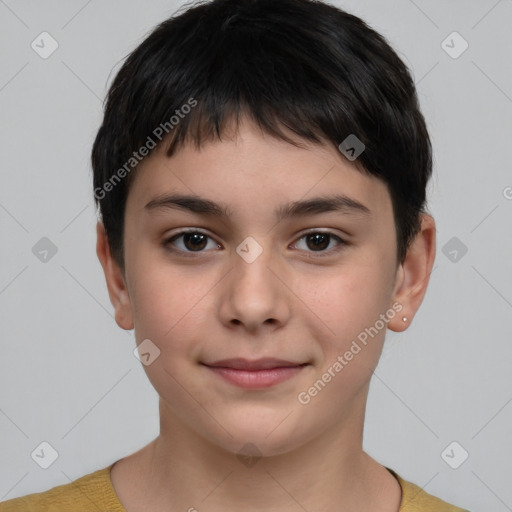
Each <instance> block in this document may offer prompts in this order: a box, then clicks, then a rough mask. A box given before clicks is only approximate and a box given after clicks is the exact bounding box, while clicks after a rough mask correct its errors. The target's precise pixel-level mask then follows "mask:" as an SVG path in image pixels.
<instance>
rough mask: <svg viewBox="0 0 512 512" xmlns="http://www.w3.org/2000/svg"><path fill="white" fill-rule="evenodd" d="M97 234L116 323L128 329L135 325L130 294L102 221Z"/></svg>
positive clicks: (97, 251)
mask: <svg viewBox="0 0 512 512" xmlns="http://www.w3.org/2000/svg"><path fill="white" fill-rule="evenodd" d="M96 235H97V239H96V254H97V256H98V259H99V261H100V263H101V266H102V268H103V272H104V274H105V280H106V283H107V289H108V294H109V297H110V302H111V303H112V305H113V306H114V311H115V319H116V323H117V325H119V327H121V329H125V330H127V331H128V330H130V329H133V327H134V323H133V315H132V310H131V302H130V296H129V294H128V290H127V288H126V283H125V278H124V275H123V272H122V270H121V269H120V268H119V265H118V264H117V262H116V261H115V260H114V258H113V256H112V253H111V251H110V246H109V244H108V237H107V234H106V232H105V227H104V226H103V223H102V222H101V221H99V222H98V223H97V225H96Z"/></svg>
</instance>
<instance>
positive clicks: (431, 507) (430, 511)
mask: <svg viewBox="0 0 512 512" xmlns="http://www.w3.org/2000/svg"><path fill="white" fill-rule="evenodd" d="M386 469H388V471H390V472H391V473H392V474H393V476H394V477H395V478H396V479H397V480H398V482H399V483H400V487H401V488H402V501H401V502H400V510H399V512H469V511H468V510H465V509H462V508H459V507H456V506H455V505H452V504H450V503H447V502H446V501H443V500H441V499H440V498H437V497H435V496H432V495H431V494H428V493H427V492H425V491H424V490H423V489H422V488H421V487H419V486H417V485H416V484H413V483H412V482H408V481H406V480H404V479H403V478H402V477H401V476H400V475H398V474H397V473H395V472H394V471H393V470H392V469H389V468H386Z"/></svg>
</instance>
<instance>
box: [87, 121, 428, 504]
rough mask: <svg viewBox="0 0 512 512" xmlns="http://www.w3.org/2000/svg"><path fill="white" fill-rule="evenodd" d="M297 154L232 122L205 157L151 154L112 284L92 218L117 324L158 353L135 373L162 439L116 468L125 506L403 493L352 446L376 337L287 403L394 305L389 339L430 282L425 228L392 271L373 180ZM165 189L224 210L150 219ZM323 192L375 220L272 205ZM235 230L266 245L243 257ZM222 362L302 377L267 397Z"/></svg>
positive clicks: (322, 150)
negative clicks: (225, 375)
mask: <svg viewBox="0 0 512 512" xmlns="http://www.w3.org/2000/svg"><path fill="white" fill-rule="evenodd" d="M302 143H303V144H304V146H305V147H303V148H297V147H295V146H293V145H291V144H288V143H286V142H284V141H280V140H277V139H274V138H272V137H271V136H269V135H266V134H263V133H262V132H261V130H259V129H258V128H257V127H256V126H255V125H254V124H253V123H251V121H249V120H247V119H245V118H244V119H243V120H242V122H241V124H240V125H239V127H238V132H237V131H236V130H234V129H232V130H230V131H229V132H227V133H226V134H225V135H224V136H223V139H222V141H218V140H217V141H212V142H207V143H205V144H204V145H203V147H202V148H201V150H197V149H196V148H195V147H193V146H191V145H186V146H185V147H183V148H182V149H180V150H179V151H178V152H177V153H176V154H175V155H173V157H171V158H167V157H166V156H165V154H164V153H163V151H161V149H159V148H157V149H155V150H153V152H152V153H150V155H149V156H148V157H146V159H145V160H144V161H143V162H141V164H140V165H139V167H138V169H137V174H136V176H135V179H134V182H133V184H132V188H131V189H130V192H129V195H128V199H127V205H126V212H125V231H124V240H125V252H124V255H125V270H124V272H123V270H121V268H120V267H119V266H118V265H117V264H116V263H115V261H114V260H113V258H112V255H111V253H110V251H109V248H108V243H107V238H106V235H105V231H104V229H103V226H102V224H101V222H100V223H98V226H97V237H98V238H97V254H98V258H99V260H100V262H101V264H102V267H103V270H104V273H105V278H106V282H107V286H108V291H109V295H110V299H111V302H112V304H113V306H114V309H115V318H116V322H117V323H118V325H119V326H120V327H121V328H123V329H135V336H136V340H137V344H139V343H141V342H142V341H143V340H145V339H150V340H151V341H152V343H154V344H155V345H156V346H157V347H158V349H159V350H160V356H159V357H157V358H156V359H155V360H154V362H152V363H151V364H150V365H148V366H144V370H145V371H146V373H147V376H148V378H149V380H150V381H151V383H152V385H153V386H154V388H155V389H156V391H157V392H158V394H159V396H160V434H159V436H158V437H157V438H156V439H155V440H154V441H152V442H151V443H150V444H148V445H147V446H145V447H143V448H142V449H141V450H139V451H138V452H136V453H134V454H131V455H130V456H128V457H125V458H124V459H122V460H120V461H118V462H117V463H116V464H115V465H114V467H113V469H112V473H111V479H112V483H113V486H114V488H115V490H116V493H117V494H118V496H119V499H120V501H121V503H122V504H123V506H124V507H125V508H126V510H127V511H128V512H137V511H139V510H140V511H142V510H148V509H151V510H153V511H157V512H158V511H160V510H162V511H163V510H165V511H166V512H169V511H178V510H180V511H183V510H190V511H192V510H195V509H196V510H198V511H201V510H208V511H209V512H217V511H230V510H237V509H243V510H248V511H257V510H258V511H261V510H267V511H273V512H278V511H279V512H281V511H290V512H291V511H295V510H300V509H301V507H304V508H305V509H306V510H309V511H313V510H322V511H332V512H334V511H339V510H344V511H345V512H351V511H354V512H355V511H360V510H372V511H373V510H375V511H382V512H386V511H389V512H391V511H394V512H396V511H398V509H399V504H400V499H401V489H400V486H399V484H398V481H397V480H396V479H395V478H394V477H393V476H392V475H391V473H389V472H388V471H387V470H386V469H385V468H384V467H383V466H382V465H380V464H379V463H378V462H377V461H375V460H374V459H372V458H371V457H370V456H369V455H368V454H366V453H365V452H364V451H363V449H362V433H363V425H364V414H365V407H366V400H367V394H368V389H369V383H370V378H371V376H372V371H373V370H374V369H375V367H376V366H377V363H378V360H379V357H380V354H381V351H382V347H383V343H384V338H385V332H386V329H385V328H383V329H381V330H380V331H379V332H378V335H376V336H374V337H373V338H371V339H370V341H369V342H368V344H367V345H366V346H364V347H363V348H362V350H361V351H360V352H359V353H358V354H357V355H355V356H354V357H353V359H352V360H351V361H349V362H348V364H347V365H346V366H344V367H343V369H342V371H339V372H337V373H335V377H333V378H332V379H331V381H330V382H329V383H328V384H326V386H325V387H324V388H323V389H322V390H321V391H320V392H319V393H318V394H317V395H316V396H314V397H312V398H311V400H310V402H309V403H308V404H306V405H303V404H301V403H300V402H299V401H298V399H297V396H298V394H299V393H300V392H303V391H307V390H308V389H309V388H310V387H311V386H312V384H313V383H314V382H315V381H317V380H318V379H320V378H321V377H322V374H324V372H326V371H327V369H328V368H329V367H332V365H333V363H334V362H335V361H336V360H337V358H338V356H339V355H343V354H344V353H345V352H346V351H347V350H348V349H349V348H350V346H351V343H352V341H353V340H355V339H356V337H357V335H358V334H359V333H361V332H362V331H364V329H365V328H368V327H370V326H373V325H374V324H375V323H376V320H378V319H379V315H381V314H383V313H385V312H386V311H388V310H389V309H390V308H392V305H393V304H395V305H396V304H399V305H401V307H402V310H401V311H400V312H399V313H397V314H396V315H395V316H394V317H393V318H392V319H390V320H389V322H388V324H387V327H388V328H389V329H391V330H393V331H403V330H405V329H406V328H407V327H408V326H409V324H410V321H411V319H412V318H413V316H414V314H415V313H416V311H417V309H418V308H419V306H420V304H421V302H422V300H423V297H424V294H425V291H426V288H427V285H428V281H429V276H430V272H431V270H432V265H433V261H434V255H435V224H434V220H433V219H432V217H430V216H429V215H423V216H422V223H421V230H420V232H419V233H418V235H417V236H416V238H415V240H414V241H413V243H412V245H411V246H410V249H409V251H408V254H407V257H406V259H405V261H404V262H403V263H401V264H398V262H397V252H396V234H395V225H394V219H393V212H392V204H391V199H390V195H389V192H388V189H387V187H386V185H385V184H384V183H383V182H381V181H380V180H378V179H377V178H374V177H370V176H368V175H365V174H363V173H361V172H360V171H358V170H357V169H356V167H355V163H352V162H349V161H348V160H346V159H345V158H344V157H343V156H342V155H341V154H340V153H339V151H338V150H337V149H336V148H333V147H331V146H327V145H318V144H316V145H313V144H308V143H304V141H302ZM163 192H173V193H182V194H194V195H197V196H201V197H203V198H207V199H210V200H212V201H215V202H219V203H224V204H226V205H228V207H229V210H230V213H231V216H230V217H229V218H228V219H220V218H213V217H211V218H210V217H207V216H204V215H200V214H197V213H192V212H189V211H185V210H178V209H171V208H155V209H153V210H151V211H149V209H147V208H145V205H146V204H147V203H148V202H149V201H151V200H152V199H154V198H155V197H157V196H158V195H159V194H162V193H163ZM335 193H338V194H344V195H346V196H348V197H350V198H352V199H355V200H357V201H359V202H361V203H363V204H364V205H365V206H367V207H368V209H369V210H370V212H371V213H370V214H368V215H366V214H364V213H361V212H359V211H352V210H350V211H341V212H340V211H338V212H324V213H320V214H315V215H313V214H310V215H307V216H303V217H297V218H291V219H285V220H281V221H280V222H277V221H276V219H275V218H274V210H275V209H276V208H278V207H280V206H282V205H284V204H285V203H288V202H290V201H298V200H304V199H308V198H312V197H316V196H324V195H332V194H335ZM186 228H197V230H199V231H201V232H203V233H206V234H207V235H208V236H209V237H210V238H208V239H206V240H207V243H206V242H205V243H204V245H203V246H202V252H193V251H191V248H192V249H193V248H194V245H193V243H192V244H191V243H190V242H189V243H188V244H185V241H184V239H183V237H182V238H180V239H178V240H176V241H175V242H174V243H173V244H171V243H170V242H169V243H167V246H166V245H165V241H166V240H168V239H169V238H171V236H172V235H175V234H177V233H178V232H179V231H180V230H182V229H186ZM306 231H307V232H310V231H315V232H317V231H329V232H331V233H332V234H333V235H336V236H339V237H340V238H341V239H343V240H345V241H346V242H347V245H338V243H337V241H336V239H335V238H331V239H330V240H329V239H328V240H327V242H326V243H325V246H323V248H322V249H320V251H319V250H315V245H314V244H313V243H312V242H311V240H310V241H309V243H308V237H305V232H306ZM248 236H251V237H253V238H254V239H255V240H256V241H257V242H258V244H259V245H260V246H261V248H262V250H263V252H262V253H261V254H260V255H259V256H258V257H257V258H256V259H255V260H254V261H253V262H252V263H247V262H246V261H244V259H242V258H241V257H240V256H239V255H238V253H237V252H236V248H237V246H238V245H239V244H240V243H241V242H242V241H243V240H244V239H245V238H246V237H248ZM310 238H311V237H310ZM196 244H197V241H196ZM327 244H328V246H327ZM170 247H174V248H175V250H176V251H178V252H172V251H171V250H170ZM338 248H339V250H336V249H338ZM187 249H188V252H187ZM180 250H181V252H179V251H180ZM322 251H323V252H322ZM329 251H330V252H329ZM319 254H328V255H327V256H324V257H321V256H319ZM403 317H406V318H407V321H406V322H404V321H403V320H402V318H403ZM231 357H244V358H247V359H258V358H261V357H277V358H281V359H286V360H290V361H295V362H301V363H309V365H308V366H306V367H304V368H303V369H302V370H301V371H300V372H299V373H298V374H297V375H295V376H294V377H292V378H291V379H289V380H287V381H285V382H282V383H280V384H277V385H275V386H273V387H270V388H266V389H263V390H247V389H243V388H239V387H237V386H234V385H232V384H230V383H228V382H226V381H225V380H224V379H222V378H221V377H219V376H218V375H217V374H214V372H212V371H211V370H210V369H209V368H207V367H205V366H203V365H201V364H200V362H213V361H215V360H219V359H224V358H231ZM331 371H332V370H331ZM246 443H252V445H254V446H256V447H257V449H258V450H259V453H260V454H261V458H260V459H258V460H257V461H256V463H255V464H254V465H252V466H248V465H246V464H244V463H242V462H241V460H240V459H239V458H238V457H237V454H238V453H239V452H240V451H243V450H242V447H243V446H244V445H246Z"/></svg>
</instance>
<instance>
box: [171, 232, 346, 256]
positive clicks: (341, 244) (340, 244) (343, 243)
mask: <svg viewBox="0 0 512 512" xmlns="http://www.w3.org/2000/svg"><path fill="white" fill-rule="evenodd" d="M191 233H196V234H200V235H204V236H206V237H207V238H208V239H210V240H213V238H212V237H211V236H210V235H208V234H207V233H204V232H203V231H200V230H198V229H188V230H183V231H180V232H178V233H176V234H174V235H173V236H172V237H170V238H168V239H167V240H164V242H163V245H164V247H165V248H166V249H168V250H169V251H171V252H173V253H179V254H187V256H188V255H190V256H192V257H196V256H199V255H200V254H202V253H204V252H206V251H204V250H201V251H188V250H187V251H183V250H181V249H176V248H174V247H172V242H174V241H176V240H178V239H179V238H181V237H182V236H183V235H186V234H191ZM314 234H323V235H328V236H329V237H330V239H334V240H336V241H337V242H338V245H337V246H336V247H334V248H332V249H329V250H324V251H306V252H308V253H310V255H308V258H322V257H326V256H331V255H332V254H334V253H337V252H338V251H340V250H342V249H343V248H344V246H347V245H349V244H348V242H346V241H345V240H343V239H342V238H340V237H339V236H338V235H335V234H334V233H332V232H330V231H318V230H312V231H308V232H306V233H303V234H302V235H301V236H300V238H299V239H298V240H297V241H300V240H302V239H304V238H306V237H307V236H309V235H314ZM216 243H217V242H216Z"/></svg>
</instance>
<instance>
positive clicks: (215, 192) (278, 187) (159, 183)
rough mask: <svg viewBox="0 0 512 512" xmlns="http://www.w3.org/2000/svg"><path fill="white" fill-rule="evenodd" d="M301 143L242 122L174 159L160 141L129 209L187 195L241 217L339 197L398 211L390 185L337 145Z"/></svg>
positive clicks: (380, 211) (141, 171)
mask: <svg viewBox="0 0 512 512" xmlns="http://www.w3.org/2000/svg"><path fill="white" fill-rule="evenodd" d="M299 142H300V144H302V146H303V147H296V146H294V145H292V144H290V143H288V142H286V141H283V140H279V139H276V138H274V137H272V136H270V135H268V134H265V133H263V132H262V131H261V130H260V129H259V128H258V127H257V126H255V125H254V124H253V123H251V122H249V121H242V122H241V123H240V124H239V126H238V130H237V131H236V132H231V133H227V134H225V135H224V136H223V137H222V139H221V140H213V141H207V142H204V143H203V145H202V146H201V148H199V149H198V148H196V147H195V146H193V145H192V144H185V145H184V146H183V147H181V148H180V149H179V150H178V151H176V153H175V154H174V155H173V156H172V157H168V156H167V155H166V153H165V148H164V146H159V147H157V148H156V149H154V150H153V151H152V153H150V155H148V156H147V157H146V158H145V159H144V160H143V161H142V162H141V163H140V164H139V166H138V168H137V170H136V174H135V176H134V179H133V182H132V184H131V187H130V193H129V197H128V201H127V210H128V209H129V208H130V209H133V208H134V209H135V210H137V211H140V212H142V211H143V210H144V208H145V206H146V205H147V204H148V203H150V202H151V201H155V200H157V199H158V198H161V197H162V196H163V195H166V194H180V195H185V194H186V195H188V196H194V197H200V198H205V199H210V200H212V201H215V202H216V203H218V204H219V205H221V206H226V207H227V208H225V213H226V214H230V215H236V216H237V217H238V218H239V219H242V217H244V216H245V217H247V218H250V217H254V215H257V214H261V215H267V214H270V212H271V213H272V214H277V213H278V212H280V213H281V214H282V213H283V212H284V210H283V205H285V204H287V203H290V202H294V201H299V200H302V201H305V200H307V199H309V198H314V197H320V196H322V197H326V196H334V195H336V196H344V197H346V198H348V200H349V202H350V200H351V201H352V202H353V203H358V204H360V205H364V206H366V207H367V209H368V210H369V211H370V212H371V213H372V214H373V213H374V212H375V213H376V214H377V215H386V214H388V213H390V212H391V211H392V210H391V200H390V196H389V193H388V189H387V186H386V185H385V183H384V182H382V181H381V180H379V179H377V178H376V177H374V176H371V175H369V174H367V173H365V172H362V171H360V170H359V169H358V168H357V167H356V165H355V163H353V162H349V161H348V160H346V159H345V158H344V157H343V156H342V155H341V153H340V152H339V151H338V150H337V148H334V147H330V146H327V145H320V144H313V143H309V142H305V141H303V140H300V141H299ZM359 210H360V213H361V212H362V209H361V208H360V209H359Z"/></svg>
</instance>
